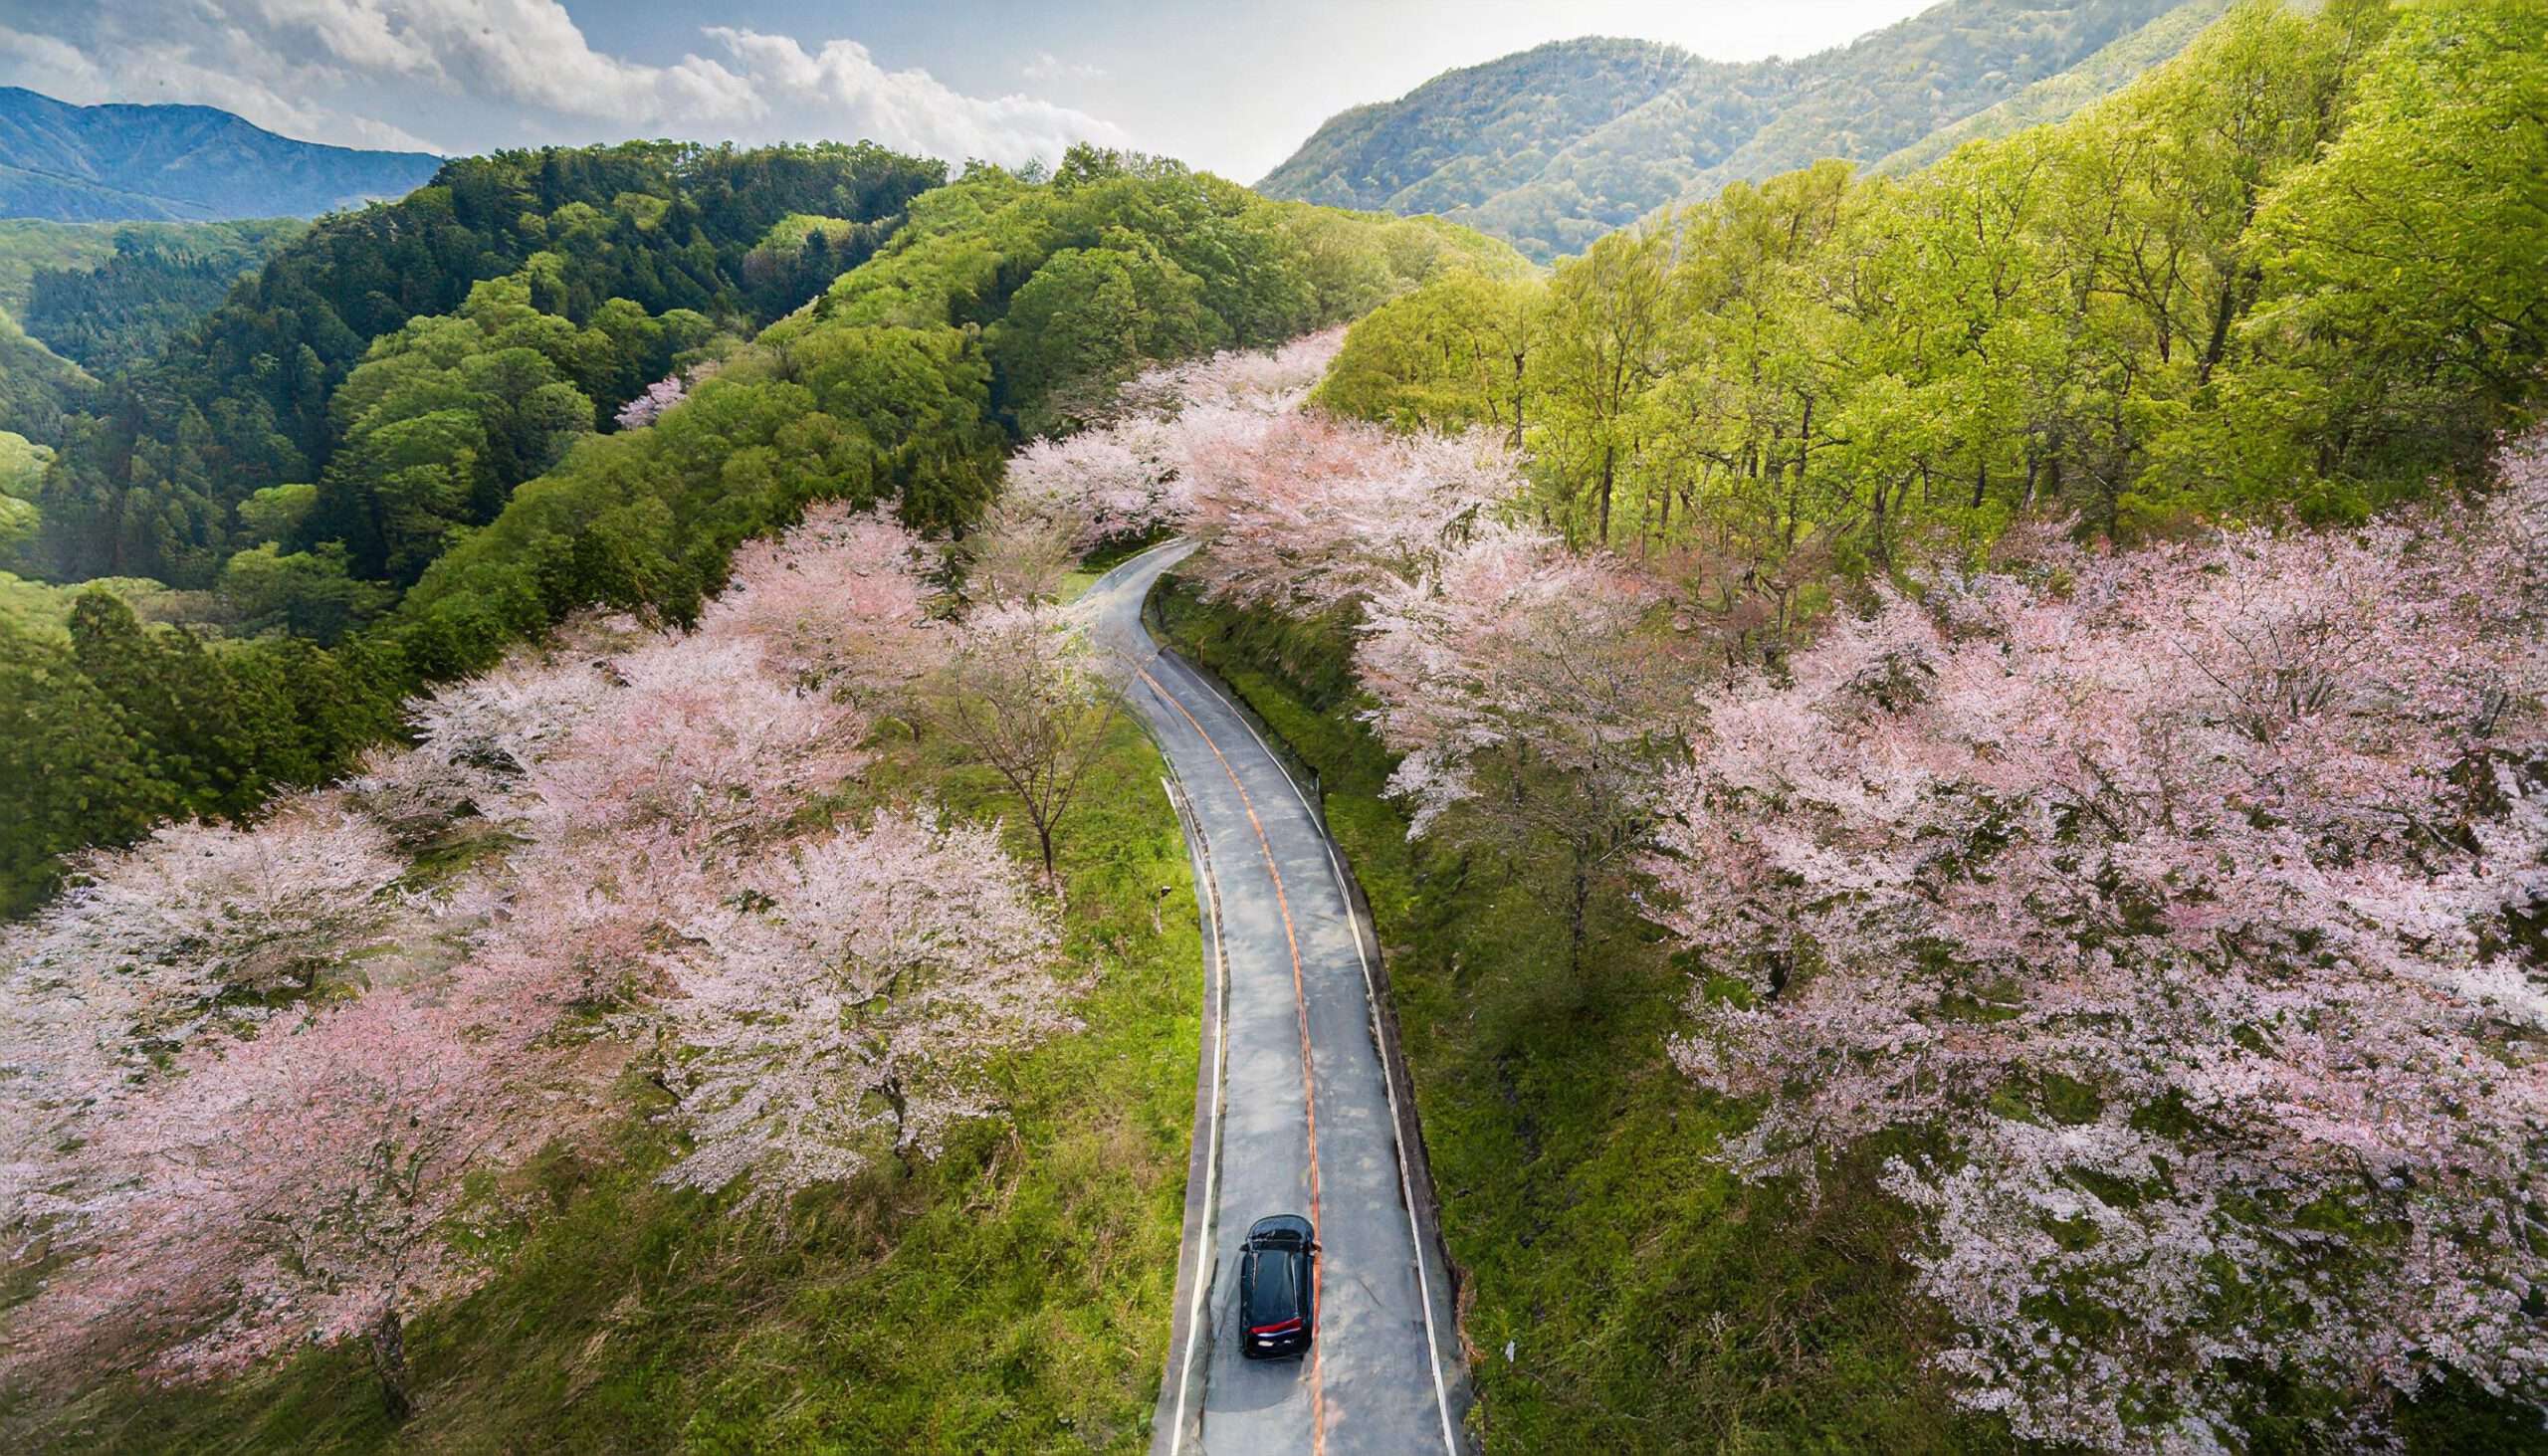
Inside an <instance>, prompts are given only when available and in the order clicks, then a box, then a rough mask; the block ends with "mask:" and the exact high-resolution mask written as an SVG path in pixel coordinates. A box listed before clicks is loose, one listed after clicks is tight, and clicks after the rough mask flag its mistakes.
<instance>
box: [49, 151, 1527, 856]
mask: <svg viewBox="0 0 2548 1456" xmlns="http://www.w3.org/2000/svg"><path fill="white" fill-rule="evenodd" d="M1454 265H1460V267H1459V269H1458V271H1461V272H1465V273H1476V272H1479V271H1481V270H1483V271H1484V272H1486V273H1488V274H1496V275H1502V276H1518V274H1519V273H1520V271H1521V270H1522V267H1523V265H1522V264H1521V262H1520V260H1519V259H1518V258H1515V257H1514V256H1513V255H1512V254H1511V253H1510V251H1509V250H1506V249H1504V248H1502V247H1501V245H1497V244H1493V243H1490V242H1488V241H1487V240H1485V239H1482V238H1479V237H1477V236H1476V235H1475V234H1471V233H1467V232H1465V231H1464V230H1461V229H1456V228H1451V227H1447V226H1444V225H1441V224H1439V223H1435V222H1432V221H1429V220H1399V219H1392V218H1383V217H1372V216H1367V215H1355V214H1348V213H1341V212H1336V211H1333V210H1330V209H1324V208H1317V207H1311V206H1308V205H1305V204H1297V203H1271V202H1267V201H1265V200H1264V199H1262V198H1259V197H1257V196H1256V195H1255V194H1253V193H1250V192H1248V191H1246V190H1245V189H1242V188H1240V187H1237V186H1235V185H1233V184H1230V183H1228V182H1224V181H1221V180H1219V179H1217V178H1213V177H1210V176H1207V175H1201V174H1196V173H1192V172H1189V171H1187V170H1186V169H1185V168H1183V167H1181V166H1177V165H1175V164H1173V163H1169V162H1164V161H1155V160H1151V159H1148V158H1141V157H1132V156H1126V155H1121V154H1115V153H1106V152H1099V151H1095V150H1088V149H1082V150H1077V151H1074V152H1073V153H1072V154H1071V155H1070V156H1069V157H1068V158H1066V159H1065V160H1064V161H1063V162H1062V164H1061V165H1060V166H1059V167H1057V168H1055V169H1053V170H1051V171H1050V172H1049V174H1048V173H1045V172H1043V171H1041V170H1030V171H1029V172H1026V173H1010V172H1007V171H1003V170H1000V169H998V168H993V167H985V166H976V167H973V168H971V169H968V170H967V172H966V173H965V175H964V176H963V177H962V178H961V179H959V180H956V181H955V182H952V183H950V182H947V181H946V180H945V174H944V169H943V167H941V166H940V165H939V164H938V163H934V162H923V161H920V160H917V159H914V158H910V157H905V156H900V155H896V154H894V153H891V152H887V151H885V150H883V149H881V148H878V147H874V146H869V145H858V146H830V145H826V146H820V147H781V148H771V149H765V150H760V151H736V150H731V149H703V148H698V147H692V146H676V145H672V144H669V143H667V144H655V143H632V144H629V145H624V146H616V147H606V148H592V149H585V150H563V151H558V150H552V151H540V152H513V153H503V154H499V155H497V156H493V157H485V158H475V159H471V160H467V161H461V162H455V163H453V164H451V165H450V166H449V167H447V168H446V169H445V171H444V173H443V174H442V175H441V176H440V177H439V178H438V179H437V181H436V182H435V184H434V185H432V186H429V187H426V188H424V189H421V190H420V191H418V192H417V193H415V194H414V195H412V196H410V197H408V198H407V199H405V200H404V201H401V202H399V203H396V204H391V205H385V206H375V207H372V208H369V209H366V210H364V211H362V212H359V213H353V214H345V215H340V216H338V217H334V218H330V219H328V220H326V221H324V222H322V223H320V224H319V225H318V227H316V228H315V229H313V230H312V231H311V232H310V233H309V234H308V235H307V236H305V237H303V238H301V239H300V240H299V241H297V242H295V243H293V244H291V245H290V246H288V247H286V248H285V249H283V251H282V252H280V253H279V254H278V255H277V256H276V257H275V258H274V259H273V261H272V262H270V263H269V264H267V265H266V267H265V268H264V269H263V270H262V271H261V272H259V273H258V274H257V275H256V276H255V277H253V278H251V279H249V280H247V281H245V282H243V283H241V284H240V285H239V286H238V287H237V288H236V289H235V290H234V291H233V292H232V293H231V295H230V297H229V299H228V300H227V301H226V302H225V303H224V304H223V305H222V306H221V307H220V308H219V309H218V310H216V311H214V312H212V313H210V314H209V315H208V316H206V317H204V318H203V319H202V320H201V321H200V322H198V323H196V324H194V325H193V326H192V327H191V328H189V329H187V330H185V331H184V332H182V333H181V334H179V335H177V336H176V337H175V338H173V339H172V340H171V342H170V343H169V344H168V345H167V346H166V348H165V349H164V350H163V351H162V352H161V353H160V354H159V355H158V356H156V357H155V358H153V359H151V360H149V361H148V362H146V363H144V364H141V365H139V366H137V367H135V368H133V369H130V370H128V371H127V372H125V373H123V374H120V375H117V376H115V377H113V378H112V379H110V380H109V381H107V382H106V383H105V384H104V385H103V386H101V394H100V398H99V400H98V402H97V403H96V405H95V406H94V412H92V413H86V414H82V415H80V416H78V417H76V418H75V419H74V420H73V421H72V422H71V424H70V426H69V428H68V430H67V431H66V433H65V435H64V438H63V443H62V445H61V447H60V450H59V453H58V456H57V457H56V458H53V459H51V460H50V462H49V463H45V462H41V461H40V460H39V458H38V457H37V455H36V454H35V452H34V450H33V448H32V447H30V448H29V450H28V451H27V452H26V453H25V455H26V460H27V461H28V462H30V464H28V465H25V466H22V467H21V468H20V470H19V471H18V472H17V476H16V480H17V482H18V483H17V484H13V485H12V486H11V487H10V488H9V490H10V493H11V499H12V500H13V501H15V502H17V503H18V504H17V505H15V506H13V507H12V508H11V509H12V510H13V511H16V512H17V513H18V515H17V516H16V517H15V518H12V519H13V520H15V521H16V529H15V531H14V534H15V536H16V537H17V539H18V540H19V542H20V544H19V545H18V547H17V549H18V550H19V552H20V556H21V565H22V567H23V568H24V574H25V575H28V576H32V577H35V578H39V581H38V582H28V583H21V584H19V585H18V586H17V587H15V588H13V590H12V592H11V594H10V595H9V597H7V598H6V600H8V601H9V602H11V603H12V604H13V608H12V610H11V611H10V612H9V613H8V614H7V615H6V617H5V618H0V702H5V703H7V704H9V705H10V711H11V713H12V714H13V716H14V718H15V722H14V723H13V724H12V726H11V731H10V732H9V733H7V735H6V744H7V746H6V747H5V749H0V754H5V762H0V782H4V783H6V784H7V785H8V786H9V791H10V794H11V796H12V799H13V801H14V802H17V803H20V804H22V805H24V806H25V807H26V809H27V812H26V813H24V814H23V815H22V816H20V817H19V818H18V819H17V820H16V821H14V822H13V823H12V825H11V826H10V828H9V831H8V833H7V836H6V842H5V843H0V903H5V904H7V905H9V906H12V907H23V906H25V905H27V904H29V903H31V902H32V901H33V900H34V899H36V898H38V897H40V896H41V895H43V894H44V893H45V891H46V890H47V888H48V887H49V886H50V885H51V884H52V883H53V882H54V877H55V875H56V874H57V872H58V867H59V861H60V856H61V855H62V854H63V853H64V852H66V851H69V850H73V849H78V848H81V847H85V846H88V845H92V844H112V843H117V842H120V841H122V840H125V839H128V838H130V837H132V836H134V835H136V834H139V833H141V832H142V831H143V830H144V829H146V827H147V826H148V825H149V824H150V823H152V822H153V821H155V820H157V819H160V818H163V817H165V816H168V815H172V814H173V815H201V816H207V817H212V816H223V817H234V818H235V817H239V816H244V815H248V814H251V813H253V812H254V811H255V810H256V808H257V806H258V805H260V804H261V803H263V802H264V801H265V800H266V798H267V797H268V796H269V795H270V794H272V793H273V792H275V791H276V790H278V789H279V788H282V787H286V786H294V785H306V784H311V783H316V782H319V781H322V780H324V779H325V778H326V777H328V776H329V775H331V774H332V773H334V772H337V771H339V770H340V769H341V767H342V766H343V765H344V764H345V763H346V762H348V761H349V759H350V756H351V755H352V754H353V753H354V752H355V751H357V750H358V749H359V748H360V747H362V746H363V745H365V744H367V743H370V742H373V741H377V740H378V739H380V738H381V737H383V736H384V735H386V734H387V733H389V732H390V731H391V728H392V727H393V724H394V722H395V714H396V709H397V707H398V705H399V703H400V702H401V701H402V700H403V699H404V698H406V697H407V696H408V695H409V694H411V693H412V692H414V691H415V690H416V689H417V688H418V687H419V686H420V685H422V684H425V683H429V682H434V681H439V680H443V679H447V678H450V677H454V676H457V675H462V674H467V673H470V672H474V671H477V670H480V669H483V668H485V667H486V666H488V665H489V664H490V663H492V662H494V661H495V660H496V659H497V657H499V656H500V655H501V654H502V653H503V651H504V650H505V649H506V648H507V647H508V646H510V645H512V644H513V643H516V642H518V641H520V640H522V639H523V638H524V637H526V636H528V635H531V634H533V633H536V632H538V631H540V630H542V629H544V628H545V627H547V626H548V625H549V624H550V623H553V622H555V621H557V620H559V619H560V618H562V617H563V616H565V615H566V614H567V613H569V612H571V611H573V610H575V609H577V608H579V607H584V606H588V605H593V604H607V605H610V606H615V607H620V608H626V609H631V610H638V611H642V612H647V613H651V614H655V615H657V616H660V617H661V618H662V619H664V620H667V621H673V622H683V621H687V620H689V619H690V617H691V616H692V615H693V614H694V613H695V612H696V610H697V607H698V604H699V603H700V601H701V600H703V599H704V597H706V596H707V595H708V594H710V593H711V592H713V591H714V590H715V588H716V587H717V586H718V585H719V584H720V583H722V581H723V580H724V579H725V572H726V562H727V558H728V556H729V554H730V553H731V552H732V550H733V549H734V547H735V546H736V545H737V544H738V543H739V542H741V541H743V540H745V539H748V538H750V537H753V536H756V535H761V534H765V533H767V532H768V531H770V530H772V529H774V528H776V527H778V526H780V525H783V524H785V523H786V522H788V521H790V520H793V519H794V518H795V516H796V514H797V513H799V512H800V511H801V510H802V509H803V508H804V507H805V506H806V505H807V504H808V503H810V502H813V501H818V500H847V501H851V502H857V503H865V502H871V501H879V500H884V501H892V502H895V503H897V504H898V509H899V510H900V512H901V514H902V516H903V518H904V520H906V521H908V522H909V523H911V524H913V525H915V526H919V527H925V528H928V529H930V530H933V531H938V532H960V531H961V530H962V529H963V528H964V527H965V526H966V525H967V524H968V523H969V522H970V521H971V520H973V519H974V518H975V516H976V515H977V514H978V513H979V512H980V510H981V509H982V507H983V505H984V504H985V503H986V502H987V501H988V499H989V497H990V493H991V491H992V489H993V488H994V486H995V484H996V482H997V480H998V477H999V471H1000V466H1001V461H1002V459H1003V458H1004V456H1005V454H1006V452H1007V451H1008V449H1009V448H1010V447H1011V446H1012V445H1013V444H1015V443H1016V442H1017V440H1018V439H1020V438H1021V437H1022V435H1025V434H1033V433H1039V432H1043V431H1047V430H1052V429H1057V428H1064V427H1067V425H1068V424H1069V423H1070V422H1071V421H1072V420H1073V419H1074V418H1076V413H1075V412H1076V411H1081V410H1085V409H1087V408H1090V407H1092V406H1094V405H1095V404H1097V403H1099V402H1101V401H1102V400H1103V399H1104V398H1105V396H1106V395H1107V394H1108V393H1109V392H1110V391H1111V388H1112V386H1113V385H1114V384H1115V383H1116V382H1118V381H1120V380H1121V379H1123V378H1127V377H1129V376H1130V375H1131V374H1132V373H1133V372H1134V371H1135V370H1137V369H1138V368H1139V367H1140V366H1141V365H1143V364H1144V363H1146V362H1151V361H1156V360H1163V359H1176V358H1182V357H1185V356H1188V355H1191V354H1195V353H1199V352H1204V351H1208V350H1211V349H1215V348H1220V347H1224V346H1229V345H1263V344H1270V343H1273V342H1276V341H1279V340H1282V339H1286V338H1289V337H1292V336H1293V335H1295V334H1298V333H1300V332H1303V331H1305V330H1308V329H1311V328H1315V327H1319V326H1322V325H1325V324H1329V323H1334V322H1338V321H1342V320H1344V319H1348V318H1351V317H1355V316H1358V315H1359V314H1361V313H1363V312H1368V311H1369V310H1371V309H1372V308H1374V307H1376V306H1378V305H1379V304H1380V303H1381V302H1383V301H1384V300H1386V299H1388V298H1390V297H1392V296H1394V295H1396V294H1398V293H1400V292H1403V291H1405V290H1406V289H1408V288H1411V287H1414V286H1416V285H1418V284H1420V283H1422V282H1424V281H1426V280H1427V279H1429V278H1432V277H1434V276H1436V275H1439V274H1442V273H1445V272H1448V271H1452V270H1453V266H1454ZM809 286H810V288H811V289H812V290H817V291H819V292H811V293H809V292H808V289H809ZM825 286H828V287H827V288H826V287H825ZM809 305H810V307H808V306H809ZM650 385H652V386H653V387H654V388H655V389H657V390H659V391H667V392H669V393H670V394H671V395H672V396H673V397H674V398H676V399H679V400H680V401H681V404H680V407H679V408H676V409H669V410H666V411H664V412H663V413H662V414H661V415H660V417H654V416H651V415H650V416H648V417H647V418H651V419H652V422H651V423H644V424H642V425H640V426H638V427H633V428H632V427H629V426H628V425H627V424H624V423H623V421H624V420H630V419H634V418H635V417H634V416H630V415H628V414H627V413H626V411H627V407H628V406H629V405H630V404H631V402H632V401H635V400H638V399H639V398H640V396H641V395H645V394H647V392H648V390H649V388H650ZM30 477H32V478H33V480H34V482H35V484H34V485H33V486H32V487H30V486H28V485H26V484H25V483H24V482H25V481H26V479H28V478H30ZM29 518H32V519H31V520H30V519H29ZM5 524H7V522H0V525H5ZM91 578H113V579H114V581H115V583H116V585H117V587H118V588H119V590H118V591H115V592H109V591H106V590H99V589H92V590H88V591H85V592H79V591H75V590H73V587H75V586H76V584H77V583H79V582H81V581H83V580H87V579H91ZM41 583H61V585H44V584H41ZM136 604H137V605H139V606H141V607H142V608H143V609H144V610H145V611H148V612H149V613H150V615H151V616H152V617H159V618H167V617H174V618H176V620H156V621H154V620H146V619H145V617H144V616H143V615H141V614H140V613H137V612H136V611H135V610H134V607H135V605H136Z"/></svg>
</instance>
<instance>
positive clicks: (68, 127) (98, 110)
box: [0, 87, 443, 222]
mask: <svg viewBox="0 0 2548 1456" xmlns="http://www.w3.org/2000/svg"><path fill="white" fill-rule="evenodd" d="M442 162H443V159H442V158H441V157H438V156H435V155H433V154H431V153H429V152H408V151H367V150H362V149H358V148H354V147H344V146H330V145H327V144H325V143H322V142H315V141H302V140H299V139H296V138H294V137H289V136H283V135H279V134H277V133H275V132H272V131H268V130H266V129H265V128H264V127H262V126H258V125H256V124H255V123H254V122H251V121H249V120H247V119H246V118H245V117H242V116H239V115H237V114H235V113H233V112H230V111H225V110H222V109H221V108H219V107H217V106H203V105H176V104H171V105H161V104H143V103H124V102H112V103H106V104H99V105H87V106H84V105H75V104H71V103H68V102H64V101H59V100H57V99H55V98H53V97H49V96H46V95H44V94H43V93H41V92H33V91H28V90H26V89H24V88H21V87H0V216H8V217H34V218H44V219H49V220H52V221H58V222H123V221H178V222H212V221H234V220H240V219H246V218H256V217H286V216H292V217H315V216H318V215H319V214H321V213H326V212H334V211H339V210H342V209H344V208H347V207H354V206H360V205H361V204H362V203H364V202H367V201H371V200H374V199H378V198H391V197H400V196H404V195H405V194H407V193H408V192H411V191H413V190H415V189H416V188H417V187H419V186H422V185H423V184H424V183H425V182H426V181H427V180H429V179H430V178H431V177H432V176H433V174H434V172H435V171H437V170H438V169H439V168H440V167H441V166H442Z"/></svg>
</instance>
